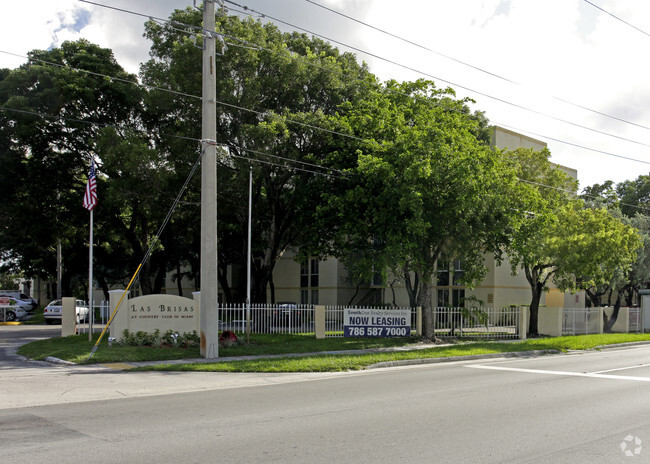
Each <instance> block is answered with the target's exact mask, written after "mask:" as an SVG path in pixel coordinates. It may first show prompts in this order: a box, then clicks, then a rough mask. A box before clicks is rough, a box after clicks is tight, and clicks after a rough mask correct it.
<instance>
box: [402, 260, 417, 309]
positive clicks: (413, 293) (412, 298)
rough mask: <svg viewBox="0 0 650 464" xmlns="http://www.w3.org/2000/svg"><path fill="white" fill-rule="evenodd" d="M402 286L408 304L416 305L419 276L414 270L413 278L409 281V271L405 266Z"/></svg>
mask: <svg viewBox="0 0 650 464" xmlns="http://www.w3.org/2000/svg"><path fill="white" fill-rule="evenodd" d="M404 286H405V287H406V293H407V294H408V296H409V305H410V306H411V308H415V307H416V306H418V298H419V295H418V290H419V289H420V278H419V275H418V273H417V272H416V273H415V278H414V280H413V281H411V272H410V271H409V268H408V267H406V266H404Z"/></svg>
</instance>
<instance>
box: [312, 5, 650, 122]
mask: <svg viewBox="0 0 650 464" xmlns="http://www.w3.org/2000/svg"><path fill="white" fill-rule="evenodd" d="M305 1H306V2H308V3H311V4H312V5H315V6H317V7H319V8H322V9H324V10H327V11H330V12H332V13H334V14H336V15H339V16H342V17H344V18H346V19H349V20H350V21H354V22H356V23H358V24H361V25H363V26H366V27H368V28H370V29H373V30H375V31H378V32H381V33H382V34H385V35H388V36H390V37H393V38H395V39H397V40H400V41H402V42H405V43H407V44H410V45H413V46H415V47H417V48H420V49H422V50H425V51H427V52H430V53H433V54H435V55H439V56H442V57H443V58H446V59H448V60H451V61H454V62H456V63H459V64H461V65H463V66H466V67H469V68H471V69H474V70H476V71H479V72H482V73H484V74H487V75H489V76H492V77H496V78H497V79H501V80H503V81H505V82H508V83H510V84H514V85H517V86H519V87H525V85H524V84H522V83H520V82H516V81H514V80H512V79H509V78H507V77H504V76H501V75H499V74H496V73H494V72H491V71H488V70H486V69H483V68H481V67H478V66H475V65H473V64H470V63H467V62H465V61H462V60H459V59H457V58H454V57H453V56H450V55H446V54H444V53H441V52H439V51H436V50H433V49H431V48H429V47H426V46H424V45H422V44H419V43H417V42H413V41H412V40H409V39H406V38H404V37H401V36H399V35H397V34H393V33H392V32H389V31H386V30H384V29H381V28H379V27H376V26H373V25H372V24H368V23H366V22H364V21H361V20H359V19H357V18H354V17H352V16H349V15H346V14H345V13H342V12H340V11H337V10H335V9H333V8H329V7H327V6H325V5H321V4H320V3H317V2H315V1H313V0H305ZM585 1H587V0H585ZM587 3H591V2H589V1H587ZM592 5H593V4H592ZM594 6H595V5H594ZM597 8H598V7H597ZM603 11H604V10H603ZM617 19H618V18H617ZM642 32H643V31H642ZM542 94H543V95H545V96H547V97H550V98H553V99H554V100H557V101H561V102H562V103H566V104H568V105H571V106H575V107H576V108H580V109H582V110H586V111H589V112H591V113H594V114H597V115H600V116H604V117H607V118H610V119H614V120H616V121H619V122H623V123H626V124H630V125H632V126H636V127H640V128H642V129H648V130H650V127H649V126H644V125H643V124H638V123H635V122H632V121H628V120H627V119H623V118H620V117H618V116H613V115H611V114H607V113H603V112H601V111H598V110H594V109H593V108H589V107H587V106H584V105H580V104H579V103H575V102H572V101H570V100H567V99H564V98H560V97H556V96H554V95H549V94H545V93H542Z"/></svg>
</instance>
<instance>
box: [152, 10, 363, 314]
mask: <svg viewBox="0 0 650 464" xmlns="http://www.w3.org/2000/svg"><path fill="white" fill-rule="evenodd" d="M170 19H171V20H172V21H174V23H166V24H164V25H161V24H158V23H155V22H150V23H148V25H147V32H146V36H147V37H148V38H149V39H151V41H152V47H151V60H149V61H148V62H147V63H145V64H144V65H143V67H142V71H141V77H142V80H143V82H144V83H146V84H148V85H152V86H157V87H170V88H172V89H175V90H178V91H181V92H183V93H184V94H185V95H181V94H176V95H170V94H168V93H166V92H160V91H152V92H151V93H150V95H149V96H148V100H147V102H148V103H147V105H148V108H149V109H150V112H149V113H148V120H149V122H150V123H151V127H152V129H153V130H154V132H155V133H156V134H158V137H157V142H156V146H157V147H158V148H159V149H161V150H163V151H164V152H165V153H167V154H168V155H167V156H173V157H176V158H185V159H193V158H194V156H195V155H196V150H197V148H196V146H195V145H189V144H188V143H187V142H185V141H183V140H179V139H171V138H166V137H164V136H163V134H164V133H174V134H177V135H183V136H186V137H194V138H199V137H200V132H199V131H200V127H201V124H200V121H199V117H200V114H201V112H200V101H199V100H198V99H196V98H192V97H188V96H187V95H200V93H201V51H200V50H198V49H197V48H196V46H195V42H194V39H193V38H191V37H190V34H189V32H192V31H193V30H192V28H188V27H187V26H186V25H194V26H200V24H201V13H200V12H199V11H196V10H193V9H186V10H177V11H175V12H174V13H173V14H172V15H171V16H170ZM181 24H182V25H184V26H181ZM216 29H217V32H219V33H221V34H223V35H224V37H225V41H226V42H227V48H224V50H223V53H222V54H219V55H218V56H217V57H216V59H215V70H216V73H217V100H218V101H219V103H218V105H217V106H218V115H217V116H218V127H217V132H218V137H217V138H218V142H219V143H222V144H225V145H227V146H228V147H229V151H230V153H231V156H230V157H228V158H226V159H222V164H221V166H220V168H219V170H218V190H219V192H218V195H219V196H218V201H219V207H218V221H219V224H218V234H219V243H220V247H219V281H220V284H221V287H222V288H223V290H224V293H225V296H226V298H228V299H240V300H241V299H243V288H242V287H241V286H239V287H238V288H231V287H233V285H235V286H236V285H237V282H239V283H240V285H241V284H243V282H245V279H243V278H237V276H238V275H241V274H240V272H241V271H244V270H245V269H246V262H245V256H246V252H245V251H246V248H245V247H246V217H247V214H246V211H247V206H248V201H247V200H248V174H249V167H250V166H252V168H253V178H254V179H253V183H254V188H253V196H254V206H253V264H254V266H253V301H257V302H263V301H266V299H267V291H268V289H269V288H270V289H271V298H272V299H273V281H272V275H273V269H274V267H275V264H276V262H277V260H278V259H279V258H280V256H281V255H282V254H283V253H284V252H285V250H287V248H288V247H290V246H293V247H296V248H298V249H300V248H301V247H302V245H303V243H304V242H306V241H308V240H309V234H310V233H311V231H312V230H313V229H312V228H311V227H310V218H311V217H312V216H313V214H314V212H315V209H316V207H317V205H318V203H319V196H320V191H321V190H322V189H324V188H327V186H326V185H327V182H328V179H327V178H326V177H323V176H322V175H318V174H314V173H312V172H306V171H313V170H319V171H321V174H325V172H323V171H322V170H320V169H318V168H315V167H313V165H325V166H327V165H330V164H332V163H331V162H330V161H329V159H330V158H331V157H332V155H331V154H332V153H333V152H336V146H337V145H339V146H340V145H341V144H342V142H340V141H337V137H340V136H338V135H335V134H333V132H338V131H341V130H345V127H341V125H340V124H339V122H338V115H337V112H338V111H339V108H340V107H341V105H342V104H344V103H346V102H349V101H353V100H355V99H357V98H359V96H360V95H361V94H362V93H363V92H364V91H366V90H367V89H368V88H369V86H370V87H372V86H374V85H376V84H375V78H374V77H373V76H372V75H371V74H370V73H369V72H368V70H367V69H366V68H365V66H363V65H360V64H358V63H357V62H356V59H355V57H354V56H353V55H351V54H347V53H339V51H338V50H337V49H335V48H334V47H332V46H331V45H329V44H327V43H325V42H323V41H321V40H319V39H316V38H310V37H307V36H306V35H304V34H297V33H292V34H287V33H282V32H280V30H279V29H278V28H277V27H275V26H274V25H272V24H262V23H261V22H259V21H253V20H250V19H249V20H244V21H242V20H240V19H238V18H236V17H231V16H221V15H218V17H217V26H216ZM194 33H195V34H196V31H194ZM199 41H200V38H199ZM316 128H324V129H328V130H330V131H332V132H324V131H322V130H320V129H316ZM197 213H198V208H197ZM228 266H232V269H233V275H234V277H233V280H229V279H228V278H227V274H228V273H227V272H226V269H227V267H228Z"/></svg>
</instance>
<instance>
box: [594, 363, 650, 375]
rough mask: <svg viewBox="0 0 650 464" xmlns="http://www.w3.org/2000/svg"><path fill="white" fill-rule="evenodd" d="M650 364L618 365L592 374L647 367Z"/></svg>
mask: <svg viewBox="0 0 650 464" xmlns="http://www.w3.org/2000/svg"><path fill="white" fill-rule="evenodd" d="M648 366H650V364H635V365H634V366H629V367H618V368H616V369H606V370H604V371H596V372H592V374H604V373H605V372H615V371H626V370H628V369H636V368H638V367H648Z"/></svg>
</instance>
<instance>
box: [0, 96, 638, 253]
mask: <svg viewBox="0 0 650 464" xmlns="http://www.w3.org/2000/svg"><path fill="white" fill-rule="evenodd" d="M0 111H11V112H16V113H21V114H29V115H32V116H38V117H41V118H44V119H60V120H64V121H71V122H77V123H83V124H87V125H96V126H100V127H110V128H115V129H119V128H120V127H118V126H116V125H112V124H106V123H100V122H95V121H84V120H82V119H76V118H70V117H66V116H57V115H48V114H44V113H40V112H36V111H28V110H19V109H16V108H7V107H0ZM122 129H124V128H122ZM126 129H127V130H131V131H133V132H140V133H143V134H147V135H151V134H150V133H149V132H147V131H145V130H142V129H136V128H126ZM158 135H162V136H165V137H173V138H178V139H181V140H188V141H193V142H202V140H201V139H199V138H192V137H184V136H179V135H174V134H158ZM224 145H225V146H228V147H230V148H235V149H239V150H242V151H246V152H250V153H254V154H259V155H262V156H268V157H271V158H275V159H280V160H283V161H287V162H290V163H299V164H303V165H308V166H314V167H318V168H321V169H326V170H330V171H332V173H326V172H322V171H313V170H310V169H306V168H300V167H297V166H287V165H286V164H279V163H274V162H272V161H266V160H260V159H257V158H250V157H246V156H240V155H235V154H232V153H230V155H229V156H231V157H233V158H238V159H242V160H246V161H249V162H254V163H258V164H264V165H269V166H275V167H280V168H284V169H291V170H295V171H301V172H305V173H309V174H314V175H320V176H324V177H327V178H331V177H335V178H339V179H346V180H350V179H351V178H350V175H349V173H346V172H345V171H341V170H338V169H333V168H328V167H325V166H319V165H317V164H312V163H307V162H304V161H300V160H293V159H291V158H284V157H281V156H277V155H271V154H269V153H264V152H261V151H257V150H253V149H250V148H245V147H241V146H237V145H234V144H224ZM202 156H203V153H201V155H200V156H199V158H198V159H197V161H196V163H198V162H199V160H200V159H201V157H202ZM633 161H638V160H633ZM639 162H641V161H639ZM196 163H195V164H194V166H193V167H192V170H191V173H190V176H188V178H187V179H186V181H185V185H184V186H183V188H182V189H181V192H179V195H178V196H177V198H176V200H175V201H174V205H173V206H172V209H171V210H170V212H169V213H168V217H169V216H170V214H171V212H172V211H173V209H175V208H176V205H177V204H178V203H179V202H180V197H181V195H182V192H184V190H185V189H186V187H187V185H188V183H189V181H190V179H191V178H192V176H193V174H194V172H195V170H196V166H197V165H196ZM648 164H650V163H648ZM517 180H518V181H520V182H524V183H529V184H534V185H536V186H538V187H544V188H549V189H554V190H560V191H564V192H566V193H570V194H571V195H573V194H575V192H573V191H570V190H566V189H562V188H559V187H554V186H551V185H546V184H542V183H539V182H533V181H527V180H524V179H520V178H517ZM583 196H589V197H592V198H595V199H597V198H599V197H597V196H595V195H589V194H583ZM618 204H620V205H623V206H628V207H631V208H636V209H640V210H643V211H650V208H644V207H641V206H636V205H631V204H627V203H620V202H619V203H618ZM167 222H168V219H165V221H164V223H163V224H165V225H166V223H167ZM162 229H164V225H163V226H161V229H160V230H159V234H160V233H161V231H162ZM150 249H151V248H150ZM147 253H149V252H147ZM144 260H146V257H145V258H144ZM143 262H144V261H143Z"/></svg>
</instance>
